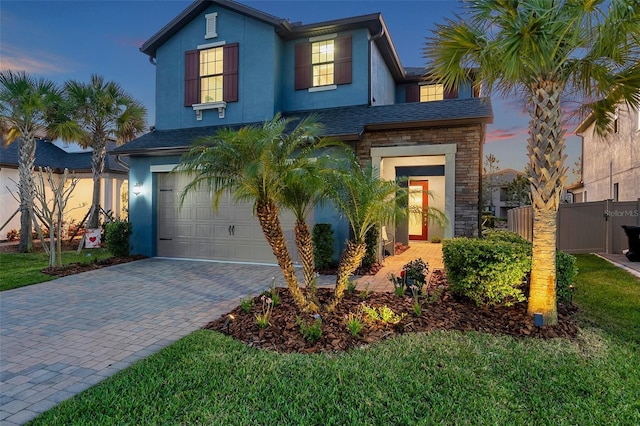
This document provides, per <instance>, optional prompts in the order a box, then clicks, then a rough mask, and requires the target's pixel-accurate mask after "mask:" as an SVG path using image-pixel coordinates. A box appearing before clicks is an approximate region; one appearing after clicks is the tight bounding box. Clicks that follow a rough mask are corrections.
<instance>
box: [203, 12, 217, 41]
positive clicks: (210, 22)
mask: <svg viewBox="0 0 640 426" xmlns="http://www.w3.org/2000/svg"><path fill="white" fill-rule="evenodd" d="M204 18H205V19H206V21H207V25H206V31H205V34H204V38H216V37H218V32H217V20H218V12H215V13H207V14H206V15H204Z"/></svg>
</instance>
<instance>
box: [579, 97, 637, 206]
mask: <svg viewBox="0 0 640 426" xmlns="http://www.w3.org/2000/svg"><path fill="white" fill-rule="evenodd" d="M638 114H639V112H638V111H633V110H630V109H628V108H627V107H626V106H620V107H619V108H618V117H619V118H618V133H616V134H610V135H608V136H607V137H605V138H599V137H598V136H597V135H596V134H595V133H594V132H593V127H594V126H593V125H591V126H590V127H589V128H588V129H587V130H585V131H584V133H583V137H584V143H583V153H582V179H583V183H584V192H586V193H587V201H600V200H606V199H610V198H613V185H614V184H616V183H617V184H618V187H619V193H618V200H619V201H635V200H637V199H638V198H640V118H639V117H638Z"/></svg>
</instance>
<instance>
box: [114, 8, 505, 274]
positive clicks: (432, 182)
mask: <svg viewBox="0 0 640 426" xmlns="http://www.w3.org/2000/svg"><path fill="white" fill-rule="evenodd" d="M328 7H329V5H328ZM417 37H419V36H418V35H417ZM140 50H141V51H142V52H143V53H144V54H146V55H148V56H149V59H150V61H151V63H152V64H153V66H155V67H156V120H155V129H154V130H153V131H152V132H150V133H148V134H145V135H143V136H141V137H140V138H138V139H136V140H134V141H132V142H129V143H128V144H125V145H123V146H121V147H119V148H117V149H115V150H114V152H115V153H117V154H121V155H128V156H129V160H130V161H129V163H130V175H129V179H130V185H131V193H137V194H138V195H135V196H134V195H132V196H131V197H130V215H129V217H130V221H131V222H132V225H133V233H134V237H133V239H132V243H133V251H134V252H135V253H139V254H145V255H148V256H167V257H184V258H205V259H220V260H236V261H253V262H269V263H273V262H274V260H275V258H274V257H273V255H272V254H271V250H270V248H269V247H268V245H267V243H266V242H265V240H264V237H263V235H262V233H261V231H260V227H259V225H258V222H257V220H256V219H255V218H254V217H253V212H252V206H250V205H246V204H237V203H234V202H233V201H232V199H231V198H230V197H229V198H227V199H226V200H224V201H223V202H221V204H220V206H219V209H218V210H217V211H215V210H213V209H212V207H211V202H210V197H209V194H208V193H207V192H206V191H203V192H201V193H197V194H194V195H193V196H191V197H188V198H187V199H186V200H185V203H184V205H183V207H182V208H179V207H178V196H179V194H180V192H181V189H182V187H183V186H184V184H185V178H184V177H183V176H181V175H179V174H171V173H169V172H170V171H171V170H172V169H173V168H174V166H175V165H176V164H177V163H178V162H179V159H180V155H181V154H182V153H184V152H185V151H186V150H187V149H188V148H189V147H190V145H191V144H192V143H193V141H194V140H195V139H196V138H198V137H199V136H204V135H212V134H214V133H215V132H216V131H217V130H218V129H220V128H224V127H229V128H237V127H240V126H242V125H247V124H258V125H259V124H261V123H262V122H264V121H265V120H270V119H272V118H273V116H274V115H275V114H276V113H278V112H281V113H282V114H283V115H284V116H285V117H298V118H302V117H305V116H307V115H308V114H311V113H313V114H314V115H315V116H316V117H317V119H318V120H319V121H320V122H321V123H322V124H323V125H324V128H325V133H326V136H333V137H336V138H337V139H339V140H342V141H343V142H346V143H348V144H350V145H351V146H352V147H353V149H354V150H355V152H356V153H357V155H358V157H359V158H360V159H361V160H362V162H363V163H365V162H372V163H373V165H374V166H375V167H376V168H377V169H378V170H379V171H380V174H381V176H382V177H383V178H385V179H395V178H398V177H407V178H409V180H410V185H412V186H417V187H422V188H428V189H429V190H430V191H432V192H433V193H434V195H435V196H434V198H432V199H428V197H424V199H423V200H417V201H416V203H432V204H431V206H433V207H437V208H439V209H440V210H442V211H443V212H445V213H446V215H447V216H448V218H449V223H448V224H447V225H446V226H445V227H444V228H438V227H435V226H432V227H431V228H429V227H428V224H420V223H419V224H418V226H417V227H415V226H410V224H409V221H408V220H406V219H405V220H404V221H402V222H399V223H397V224H396V227H395V229H394V230H393V232H394V234H395V238H396V240H397V241H403V242H406V243H408V242H409V240H410V239H427V238H431V237H433V236H439V237H453V236H461V235H469V236H471V235H477V233H478V229H479V221H480V210H481V208H480V189H481V188H480V186H481V183H480V181H481V180H480V176H481V170H482V164H481V158H482V145H483V142H484V139H485V133H486V126H487V124H489V123H491V122H492V120H493V113H492V108H491V103H490V100H489V99H487V98H481V97H479V89H478V88H474V87H471V85H468V86H465V87H460V88H458V90H455V91H448V92H445V91H443V89H442V86H441V85H438V84H433V83H432V82H429V80H428V79H427V78H425V77H424V74H425V71H424V70H422V69H416V68H412V69H405V68H403V66H402V64H401V63H400V60H399V58H398V55H397V53H396V50H395V48H394V45H393V42H392V40H391V37H390V34H389V31H388V29H387V27H386V25H385V22H384V20H383V18H382V16H381V15H380V14H378V13H374V14H370V15H365V16H356V17H347V18H344V19H338V20H332V21H326V22H319V23H314V24H300V23H291V22H289V21H287V20H284V19H280V18H276V17H274V16H271V15H268V14H265V13H263V12H260V11H258V10H255V9H253V8H250V7H247V6H245V5H243V4H241V3H237V2H233V1H213V0H197V1H195V2H194V3H192V4H191V5H190V6H189V7H188V8H187V9H186V10H184V11H183V12H182V13H181V14H180V15H178V16H177V17H176V18H175V19H173V20H172V21H171V22H169V23H168V24H167V25H165V26H164V27H163V28H162V29H161V30H160V31H159V32H158V33H157V34H155V35H154V36H153V37H151V38H150V39H149V40H148V41H146V42H145V43H144V44H143V45H142V47H141V49H140ZM283 216H284V220H283V226H284V228H285V233H288V234H289V235H292V234H293V220H290V219H287V217H286V216H287V215H286V214H285V213H283ZM313 216H314V217H313V222H314V223H331V224H332V225H333V228H334V230H335V239H336V241H337V242H338V243H344V241H345V240H346V239H347V238H348V235H349V227H348V223H347V222H346V221H345V220H344V219H342V218H341V217H340V216H339V215H338V214H337V213H336V211H335V210H333V209H332V208H328V207H326V206H325V207H318V208H316V210H315V212H314V215H313ZM390 231H391V230H390ZM293 252H295V250H293Z"/></svg>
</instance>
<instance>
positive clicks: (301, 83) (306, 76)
mask: <svg viewBox="0 0 640 426" xmlns="http://www.w3.org/2000/svg"><path fill="white" fill-rule="evenodd" d="M351 62H352V61H351V36H347V37H336V36H335V35H334V36H332V37H331V36H330V37H323V38H322V39H320V40H318V39H317V38H316V39H314V38H312V39H311V41H310V42H308V43H307V42H305V43H299V44H297V45H296V46H295V89H296V90H302V89H312V88H324V87H326V88H335V85H339V84H349V83H351V65H352V64H351Z"/></svg>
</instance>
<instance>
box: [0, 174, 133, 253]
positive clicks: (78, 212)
mask: <svg viewBox="0 0 640 426" xmlns="http://www.w3.org/2000/svg"><path fill="white" fill-rule="evenodd" d="M77 177H79V178H80V181H79V182H78V183H77V185H76V187H75V189H74V191H73V193H72V194H71V197H70V198H69V201H68V203H67V208H66V209H65V212H64V217H65V220H66V221H71V220H73V221H75V223H78V224H79V223H80V222H81V221H82V219H83V218H84V217H85V215H86V214H87V212H88V211H89V208H90V207H91V198H92V192H93V180H92V178H91V176H90V175H89V174H83V175H77ZM34 178H36V179H37V176H36V174H34ZM12 180H13V181H15V182H18V180H19V178H18V170H17V169H10V168H6V167H3V168H2V169H0V184H1V187H0V226H2V225H3V224H4V223H5V221H7V220H8V219H9V217H10V216H11V215H12V214H13V213H14V212H15V211H16V210H17V209H18V207H19V206H20V203H19V202H18V201H16V200H15V199H14V198H13V197H12V196H11V192H10V190H11V191H13V193H14V194H15V195H16V196H17V195H18V188H17V186H16V184H15V183H14V182H12ZM7 187H8V188H9V189H10V190H9V189H8V188H7ZM45 187H46V188H47V199H49V200H51V199H52V196H51V191H50V190H48V184H47V182H46V177H45ZM127 190H128V181H127V179H126V176H120V175H118V176H117V177H108V176H107V177H106V178H103V179H102V195H101V205H102V206H103V208H104V210H106V211H108V210H112V211H113V212H114V214H115V216H116V217H121V218H122V217H123V213H122V209H123V208H126V207H127V206H124V205H123V204H122V202H121V195H122V192H123V191H124V192H126V191H127ZM107 194H108V196H106V195H107ZM12 229H17V230H20V213H18V214H16V215H15V216H14V217H13V219H11V221H10V222H9V223H8V224H7V225H6V226H5V227H4V228H2V230H1V231H0V240H4V239H6V237H7V233H8V232H9V231H10V230H12Z"/></svg>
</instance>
